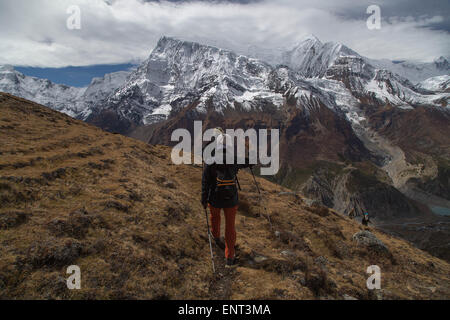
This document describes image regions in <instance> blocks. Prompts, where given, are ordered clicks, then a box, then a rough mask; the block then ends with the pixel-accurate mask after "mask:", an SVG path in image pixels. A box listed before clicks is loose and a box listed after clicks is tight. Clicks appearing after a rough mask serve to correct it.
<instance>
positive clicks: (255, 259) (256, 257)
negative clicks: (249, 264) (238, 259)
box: [253, 256, 267, 263]
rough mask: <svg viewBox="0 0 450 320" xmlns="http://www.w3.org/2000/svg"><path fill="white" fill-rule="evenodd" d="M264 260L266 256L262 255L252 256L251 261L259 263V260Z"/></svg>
mask: <svg viewBox="0 0 450 320" xmlns="http://www.w3.org/2000/svg"><path fill="white" fill-rule="evenodd" d="M266 260H267V258H266V257H264V256H255V257H254V258H253V261H255V262H256V263H261V262H264V261H266Z"/></svg>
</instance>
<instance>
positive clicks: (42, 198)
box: [0, 94, 450, 299]
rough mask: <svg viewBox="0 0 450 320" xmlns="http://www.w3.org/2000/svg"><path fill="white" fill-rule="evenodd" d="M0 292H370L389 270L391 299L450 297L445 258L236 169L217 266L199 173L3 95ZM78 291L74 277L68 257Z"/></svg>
mask: <svg viewBox="0 0 450 320" xmlns="http://www.w3.org/2000/svg"><path fill="white" fill-rule="evenodd" d="M0 110H1V112H0V156H1V157H0V205H1V208H0V255H1V259H0V298H14V299H47V298H53V299H182V298H186V299H210V298H231V299H265V298H270V299H315V298H319V297H321V298H330V299H331V298H337V299H341V298H342V297H343V295H344V294H348V295H351V296H354V297H356V298H360V299H371V298H373V297H374V295H373V294H371V293H369V292H368V290H367V289H366V285H365V283H366V279H367V277H368V275H367V274H366V273H365V271H366V268H367V267H368V266H369V265H371V264H377V265H379V266H380V267H381V270H382V272H383V274H382V288H383V290H382V291H381V294H382V296H383V298H387V299H413V298H417V299H439V298H444V299H448V298H450V281H449V274H450V266H449V264H448V263H446V262H444V261H442V260H439V259H437V258H435V257H432V256H430V255H429V254H427V253H425V252H422V251H420V250H418V249H416V248H414V247H413V246H412V245H410V244H408V243H407V242H405V241H403V240H400V239H397V238H393V237H391V236H387V235H385V234H383V233H380V232H377V231H375V230H373V232H374V233H375V235H376V236H377V237H378V238H379V239H380V240H382V241H383V242H384V243H385V244H386V246H387V247H388V249H389V252H390V255H380V254H378V253H375V252H371V251H370V250H367V249H366V248H361V247H358V246H357V245H356V244H355V243H353V241H352V235H353V234H354V233H355V232H358V231H360V230H361V227H360V226H359V225H358V224H357V223H355V222H354V221H350V220H348V219H347V218H344V217H342V216H340V215H339V214H337V213H335V212H333V211H331V210H328V209H326V208H323V207H309V206H307V205H306V204H305V202H304V201H301V199H299V198H298V197H296V196H290V195H279V192H280V191H286V190H284V189H283V188H281V187H280V186H278V185H275V184H272V183H270V182H268V181H265V180H259V181H260V183H261V187H262V188H261V189H262V190H263V193H264V195H263V201H266V205H267V207H268V210H269V214H270V215H271V218H272V222H273V224H274V231H276V232H271V231H270V227H269V224H268V221H267V220H266V219H265V218H264V215H263V214H262V213H264V212H263V208H262V206H261V204H260V203H259V197H258V195H257V193H256V189H255V188H254V187H253V186H252V180H251V177H250V176H249V175H248V174H247V173H241V174H240V182H241V185H242V187H243V189H244V190H243V192H242V195H243V201H242V210H241V211H240V214H239V215H238V217H237V232H238V244H239V249H238V254H239V258H240V263H239V266H238V267H237V268H236V269H232V270H225V269H224V268H223V253H222V252H220V251H218V249H217V248H216V249H215V253H216V265H217V266H218V273H217V274H216V275H214V276H213V275H212V273H211V265H210V259H209V250H208V242H207V236H206V230H205V229H206V227H205V221H204V213H203V209H202V208H201V205H200V201H199V197H200V179H201V168H199V167H195V166H175V165H172V164H171V163H170V157H169V152H170V150H169V149H168V148H166V147H161V146H148V145H146V144H144V143H141V142H138V141H135V140H132V139H129V138H125V137H123V136H120V135H112V134H109V133H105V132H103V131H101V130H100V129H97V128H95V127H92V126H89V125H87V124H85V123H82V122H79V121H75V120H73V119H71V118H69V117H66V116H64V115H61V114H59V113H57V112H54V111H51V110H49V109H47V108H44V107H41V106H38V105H36V104H32V103H29V102H27V101H25V100H22V99H19V98H14V97H11V96H9V95H6V94H0ZM71 264H76V265H79V266H80V267H81V271H82V290H79V291H70V290H68V289H67V288H66V286H65V278H67V275H66V274H65V270H66V268H67V266H69V265H71Z"/></svg>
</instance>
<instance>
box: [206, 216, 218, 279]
mask: <svg viewBox="0 0 450 320" xmlns="http://www.w3.org/2000/svg"><path fill="white" fill-rule="evenodd" d="M204 209H205V215H206V226H207V227H208V238H209V251H210V252H211V263H212V268H213V273H216V267H215V266H214V255H213V249H212V242H211V231H210V229H209V220H208V211H207V210H206V208H204Z"/></svg>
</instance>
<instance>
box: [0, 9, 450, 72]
mask: <svg viewBox="0 0 450 320" xmlns="http://www.w3.org/2000/svg"><path fill="white" fill-rule="evenodd" d="M357 2H358V4H357V5H355V1H354V0H342V1H334V0H328V1H325V0H314V1H313V0H278V1H277V0H273V1H265V0H261V1H258V0H255V1H252V0H242V1H238V0H234V1H214V2H213V1H143V0H33V1H30V0H0V39H1V40H0V64H12V65H23V66H37V67H64V66H68V65H73V66H85V65H93V64H116V63H136V62H139V61H142V60H143V59H145V58H146V57H148V55H149V54H150V52H151V50H152V49H153V48H154V46H155V44H156V42H157V40H158V39H159V38H160V37H161V36H162V35H168V36H173V37H177V38H180V39H185V40H194V41H199V42H202V43H205V44H211V45H216V46H220V47H224V48H227V49H232V50H236V51H238V52H239V53H243V54H245V53H249V52H254V51H255V50H262V48H264V49H265V50H267V52H269V53H270V51H271V50H272V51H273V50H277V49H278V48H289V47H292V46H294V45H295V44H296V43H297V42H298V41H300V40H301V39H302V38H303V37H305V36H306V35H308V34H314V35H316V36H317V37H318V38H319V39H321V40H322V41H323V42H326V41H338V42H342V43H344V44H346V45H347V46H349V47H350V48H352V49H354V50H355V51H357V52H358V53H360V54H362V55H364V56H368V57H370V58H377V59H378V58H387V59H392V60H403V59H409V60H418V61H432V60H433V59H435V58H437V57H439V56H441V55H442V56H445V57H448V56H449V55H450V22H449V13H450V1H448V0H439V1H436V0H431V1H430V0H428V1H421V0H408V1H407V0H373V1H365V0H363V1H357ZM371 4H378V5H379V6H380V8H381V16H382V23H381V29H380V30H369V29H368V28H367V26H366V20H367V18H368V16H369V15H368V14H366V9H367V7H368V6H369V5H371ZM70 5H78V6H79V7H80V9H81V30H69V29H68V28H67V27H66V20H67V18H68V17H69V14H67V12H66V11H67V8H68V7H69V6H70Z"/></svg>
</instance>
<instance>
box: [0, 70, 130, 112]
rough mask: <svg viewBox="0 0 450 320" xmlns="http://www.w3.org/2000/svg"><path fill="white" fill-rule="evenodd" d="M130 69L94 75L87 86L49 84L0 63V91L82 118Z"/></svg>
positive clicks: (113, 88) (103, 98)
mask: <svg viewBox="0 0 450 320" xmlns="http://www.w3.org/2000/svg"><path fill="white" fill-rule="evenodd" d="M130 73H131V72H130V71H120V72H115V73H111V74H106V75H105V76H104V77H103V78H94V79H93V80H92V82H91V84H90V85H89V86H88V87H87V88H76V87H70V86H66V85H62V84H56V83H53V82H52V81H50V80H47V79H40V78H36V77H30V76H25V75H24V74H22V73H20V72H18V71H17V70H15V69H14V67H13V66H10V65H3V66H0V91H2V92H6V93H10V94H13V95H15V96H18V97H22V98H25V99H28V100H31V101H34V102H37V103H40V104H42V105H45V106H47V107H49V108H52V109H54V110H57V111H60V112H63V113H66V114H68V115H69V116H71V117H74V118H79V119H82V120H85V119H86V118H87V116H89V114H90V113H91V109H92V107H93V106H95V105H96V104H99V103H102V102H103V101H104V100H105V99H106V98H107V97H109V96H110V95H111V94H112V93H113V92H114V91H115V90H116V89H117V88H119V87H120V86H121V85H123V83H125V81H126V80H127V78H128V76H129V75H130Z"/></svg>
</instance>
